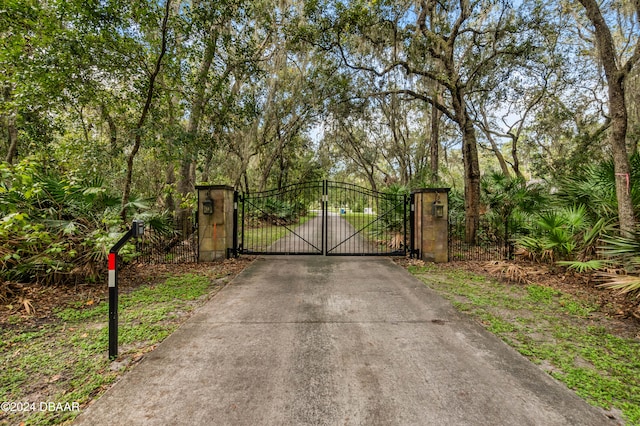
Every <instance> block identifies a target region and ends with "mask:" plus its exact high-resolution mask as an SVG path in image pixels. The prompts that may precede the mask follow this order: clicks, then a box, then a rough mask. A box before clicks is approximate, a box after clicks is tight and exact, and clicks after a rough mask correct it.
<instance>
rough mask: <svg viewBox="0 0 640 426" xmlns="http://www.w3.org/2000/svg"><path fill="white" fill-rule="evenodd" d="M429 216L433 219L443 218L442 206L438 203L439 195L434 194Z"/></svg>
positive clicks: (437, 193)
mask: <svg viewBox="0 0 640 426" xmlns="http://www.w3.org/2000/svg"><path fill="white" fill-rule="evenodd" d="M431 214H432V215H433V217H437V218H443V217H444V204H442V202H441V201H440V193H439V192H436V200H435V201H434V202H433V204H432V205H431Z"/></svg>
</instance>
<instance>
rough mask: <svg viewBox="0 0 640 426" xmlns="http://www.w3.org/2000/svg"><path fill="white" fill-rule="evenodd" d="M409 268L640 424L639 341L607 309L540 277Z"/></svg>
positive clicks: (579, 388) (595, 399)
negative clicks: (528, 280)
mask: <svg viewBox="0 0 640 426" xmlns="http://www.w3.org/2000/svg"><path fill="white" fill-rule="evenodd" d="M408 269H409V271H410V272H411V273H413V274H414V275H416V276H417V277H418V278H420V279H421V280H422V281H423V282H424V283H425V284H426V285H427V286H429V287H430V288H432V289H434V290H435V291H437V292H438V293H440V294H441V295H443V296H444V297H446V298H448V299H450V300H451V301H452V304H453V305H454V307H455V308H456V309H458V310H459V311H461V312H465V313H466V314H468V315H470V316H471V317H472V318H474V319H475V320H477V321H478V322H479V323H481V324H482V325H483V326H484V327H485V328H487V329H488V330H489V331H491V332H492V333H494V334H496V335H497V336H499V337H500V338H501V339H502V340H504V341H505V342H506V343H508V344H509V345H511V346H513V347H514V348H515V349H517V350H518V351H519V352H520V353H521V354H523V355H525V356H526V357H528V358H529V359H530V360H531V361H532V362H534V363H536V364H541V365H542V366H544V367H545V368H546V369H547V371H548V372H549V374H551V375H552V376H553V377H555V378H556V379H558V380H560V381H562V382H564V383H565V384H566V385H567V386H568V387H569V388H571V389H573V390H574V391H575V392H576V393H577V394H578V395H580V396H581V397H582V398H584V399H585V400H586V401H587V402H589V403H591V404H592V405H595V406H599V407H602V408H604V409H607V410H609V409H613V408H616V409H619V410H620V411H621V412H622V413H623V416H624V418H625V420H626V422H627V424H628V425H640V342H639V341H638V339H633V338H625V337H620V336H618V335H616V333H615V331H614V327H613V325H612V324H609V323H608V322H607V320H606V319H605V318H603V317H602V316H600V317H598V319H596V318H592V317H591V314H592V313H594V312H596V311H597V308H598V307H597V306H595V305H594V304H592V303H590V302H587V301H584V300H581V299H578V298H576V297H575V296H573V295H570V294H565V293H563V292H561V291H558V290H556V289H553V288H550V287H546V286H542V285H537V284H531V285H527V286H518V285H510V284H505V283H501V282H498V281H495V280H492V279H489V278H486V277H483V276H478V275H474V274H471V273H468V272H465V271H459V270H449V269H445V268H443V269H439V268H438V267H437V266H433V265H429V266H425V267H419V266H410V267H409V268H408ZM549 366H551V367H549Z"/></svg>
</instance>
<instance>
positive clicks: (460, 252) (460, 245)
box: [449, 217, 530, 261]
mask: <svg viewBox="0 0 640 426" xmlns="http://www.w3.org/2000/svg"><path fill="white" fill-rule="evenodd" d="M527 229H530V224H527V223H524V222H523V221H522V220H509V221H508V222H507V223H506V224H505V223H504V222H501V221H498V220H495V219H493V220H492V219H491V218H487V217H482V218H481V219H480V223H479V227H478V231H477V238H476V242H475V243H474V244H470V243H467V242H465V220H464V218H463V217H459V218H458V217H456V218H449V260H450V261H462V260H481V261H491V260H507V259H512V258H513V255H514V241H515V239H516V238H517V237H519V236H521V235H524V234H526V233H528V231H527Z"/></svg>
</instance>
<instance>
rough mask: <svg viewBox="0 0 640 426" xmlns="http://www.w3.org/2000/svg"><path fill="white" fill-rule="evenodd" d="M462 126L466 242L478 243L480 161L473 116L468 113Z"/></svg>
mask: <svg viewBox="0 0 640 426" xmlns="http://www.w3.org/2000/svg"><path fill="white" fill-rule="evenodd" d="M461 127H462V132H463V134H462V159H463V161H464V211H465V242H467V243H470V244H475V243H476V236H477V233H478V226H479V223H480V163H479V161H478V144H477V141H476V132H475V128H474V127H473V122H472V121H471V118H470V117H469V116H468V115H467V116H466V117H465V119H464V123H463V124H461Z"/></svg>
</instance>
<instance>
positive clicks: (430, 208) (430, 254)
mask: <svg viewBox="0 0 640 426" xmlns="http://www.w3.org/2000/svg"><path fill="white" fill-rule="evenodd" d="M449 190H450V188H426V189H419V190H416V191H413V196H414V209H415V211H414V223H413V226H414V241H413V247H414V249H417V250H418V257H419V258H420V259H422V260H424V261H427V262H448V261H449V220H448V217H449Z"/></svg>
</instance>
